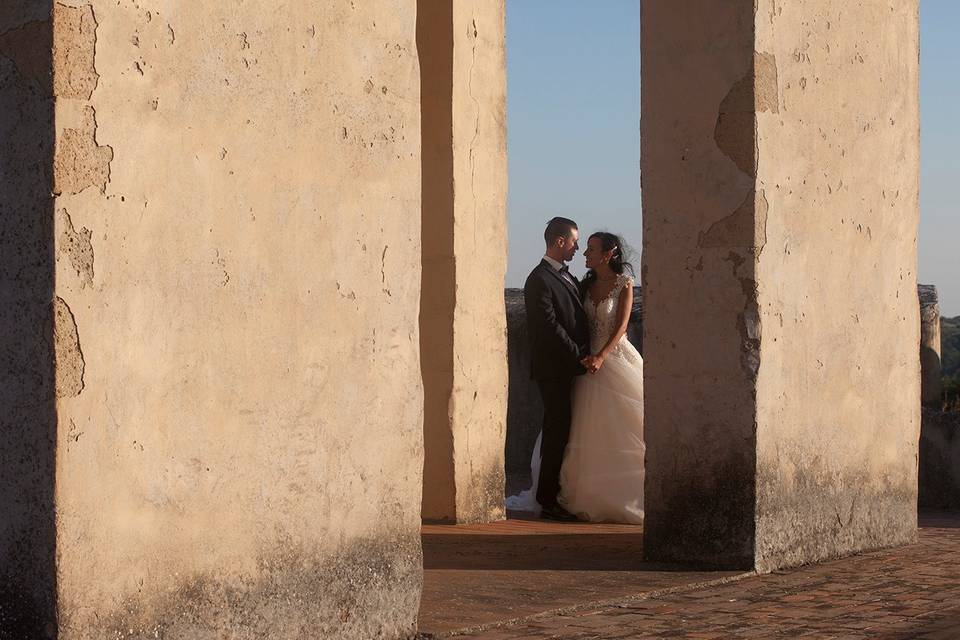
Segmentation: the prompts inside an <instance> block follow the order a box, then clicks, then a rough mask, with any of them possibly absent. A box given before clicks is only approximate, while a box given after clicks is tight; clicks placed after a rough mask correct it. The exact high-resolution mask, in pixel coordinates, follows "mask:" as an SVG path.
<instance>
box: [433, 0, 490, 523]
mask: <svg viewBox="0 0 960 640" xmlns="http://www.w3.org/2000/svg"><path fill="white" fill-rule="evenodd" d="M419 4H420V15H419V22H420V24H419V27H418V28H419V31H420V34H421V35H420V51H421V57H422V60H423V85H422V94H423V127H424V167H423V176H424V210H423V238H424V256H423V265H424V273H423V299H422V308H421V317H420V322H421V330H422V334H421V343H422V350H423V363H424V366H423V376H424V384H425V393H426V397H427V399H426V408H425V415H426V425H425V437H426V440H425V453H426V461H425V467H424V491H423V496H424V500H423V516H424V518H425V519H427V520H442V521H454V522H489V521H492V520H498V519H501V518H503V517H504V504H503V503H504V496H503V490H504V440H505V437H506V413H507V375H508V374H507V353H506V348H507V345H506V314H505V312H504V297H503V278H504V273H505V270H506V262H507V256H506V251H507V242H506V237H505V233H506V231H505V230H506V227H507V225H506V198H507V174H506V170H507V150H506V112H505V109H506V55H505V53H506V50H505V46H504V45H505V43H504V37H505V23H504V21H505V5H504V2H503V0H497V1H493V2H491V1H490V0H469V1H467V0H464V1H462V2H461V1H459V0H458V1H457V2H449V1H438V0H421V2H420V3H419Z"/></svg>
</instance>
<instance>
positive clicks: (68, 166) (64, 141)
mask: <svg viewBox="0 0 960 640" xmlns="http://www.w3.org/2000/svg"><path fill="white" fill-rule="evenodd" d="M81 126H82V127H83V128H82V129H64V131H63V133H62V134H61V136H60V137H59V138H58V139H57V151H56V154H55V157H54V160H53V174H54V192H55V194H56V195H60V194H63V193H69V194H75V193H80V192H81V191H83V190H84V189H86V188H88V187H94V186H95V187H98V188H99V189H100V192H101V193H104V192H105V191H106V189H107V183H108V182H110V163H111V162H112V161H113V149H112V148H111V147H109V146H100V145H98V144H97V117H96V112H95V111H94V110H93V107H90V106H87V107H85V108H84V110H83V124H82V125H81Z"/></svg>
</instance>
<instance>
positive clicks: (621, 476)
mask: <svg viewBox="0 0 960 640" xmlns="http://www.w3.org/2000/svg"><path fill="white" fill-rule="evenodd" d="M584 257H585V258H586V266H587V269H588V270H589V271H588V272H587V275H586V277H585V278H584V281H583V286H582V291H583V293H582V298H583V306H584V309H585V311H586V314H587V318H588V320H589V321H590V350H591V352H592V354H593V355H591V356H588V357H587V358H585V359H584V360H583V365H584V366H585V367H586V368H587V371H588V372H589V374H588V375H583V376H578V377H577V379H576V382H575V383H574V387H573V397H572V401H573V417H572V422H571V426H570V441H569V442H568V444H567V448H566V452H565V454H564V458H563V467H562V468H561V471H560V486H561V490H560V495H559V502H560V504H561V505H562V506H563V507H564V508H565V509H566V510H567V511H569V512H570V513H573V514H575V515H577V516H578V517H579V518H580V519H582V520H588V521H592V522H624V523H630V524H642V523H643V474H644V470H643V464H644V452H645V447H644V444H643V359H642V358H641V357H640V354H639V353H638V352H637V350H636V349H635V348H634V346H633V345H632V344H630V341H629V340H628V339H627V336H626V332H627V323H628V322H629V320H630V310H631V308H632V307H633V279H632V278H630V277H629V276H628V275H627V272H628V271H632V267H631V266H630V264H629V263H628V262H626V261H625V260H624V250H623V242H622V241H621V240H620V238H618V237H617V236H616V235H614V234H612V233H606V232H602V231H601V232H597V233H594V234H593V235H591V236H590V238H589V240H588V242H587V249H586V251H585V252H584ZM539 466H540V438H539V437H538V438H537V444H536V446H535V448H534V452H533V459H532V461H531V470H532V476H533V480H534V486H533V487H532V488H531V489H530V490H529V491H524V492H523V493H522V494H520V495H519V496H510V497H509V498H508V499H507V508H508V509H516V510H524V511H538V510H539V508H538V507H539V506H538V505H537V504H536V502H535V498H534V496H536V490H537V487H536V482H537V477H538V475H539Z"/></svg>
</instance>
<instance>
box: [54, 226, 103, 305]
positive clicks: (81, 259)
mask: <svg viewBox="0 0 960 640" xmlns="http://www.w3.org/2000/svg"><path fill="white" fill-rule="evenodd" d="M60 225H61V228H62V231H61V233H60V246H59V254H58V256H57V258H58V259H59V257H60V255H66V256H67V258H69V259H70V266H72V267H73V270H74V271H76V272H77V275H78V276H79V277H80V279H81V281H82V283H81V287H84V286H88V285H89V286H91V287H92V286H93V275H94V274H93V245H92V243H91V237H92V236H93V232H92V231H90V229H87V228H86V227H81V229H80V231H77V230H76V229H75V228H74V226H73V220H71V219H70V214H69V213H67V210H66V209H61V210H60Z"/></svg>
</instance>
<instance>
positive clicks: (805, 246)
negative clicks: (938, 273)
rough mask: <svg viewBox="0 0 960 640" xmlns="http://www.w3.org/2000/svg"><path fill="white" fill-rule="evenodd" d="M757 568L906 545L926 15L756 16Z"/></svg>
mask: <svg viewBox="0 0 960 640" xmlns="http://www.w3.org/2000/svg"><path fill="white" fill-rule="evenodd" d="M760 5H761V6H760V8H759V11H758V21H757V47H758V48H759V49H762V50H765V51H769V52H770V54H771V55H772V56H773V57H775V59H776V61H777V73H778V78H779V80H778V82H779V102H780V108H779V110H771V111H768V112H764V113H761V114H760V115H758V140H759V146H760V150H761V151H760V157H759V170H758V176H757V183H758V189H763V190H764V192H765V193H766V197H767V200H768V203H769V216H768V223H767V248H766V250H765V251H764V252H763V254H762V255H761V256H760V259H759V269H758V278H757V279H758V282H759V283H760V291H759V297H758V300H759V304H760V316H761V322H762V324H763V342H762V347H761V354H760V357H761V366H760V374H759V379H758V423H759V425H760V427H759V431H758V449H757V450H758V454H757V476H758V477H757V545H758V546H757V564H758V566H759V567H761V568H766V569H770V568H776V567H779V566H785V565H796V564H800V563H804V562H814V561H818V560H822V559H824V558H830V557H836V556H838V555H844V554H848V553H852V552H856V551H860V550H863V549H870V548H875V547H880V546H890V545H896V544H902V543H905V542H909V541H911V540H912V539H913V537H914V535H915V529H916V498H917V496H916V488H917V476H916V471H917V468H916V465H917V442H918V439H919V420H920V408H919V398H920V386H919V385H920V372H919V361H918V358H917V353H918V346H919V345H918V335H919V319H918V311H917V300H916V291H917V282H916V264H917V255H916V234H917V218H918V186H917V185H918V148H919V141H918V128H919V126H918V108H917V102H918V98H917V77H918V59H917V48H918V36H917V33H918V23H917V10H918V3H917V2H915V1H910V2H899V3H862V4H856V5H849V6H848V5H846V4H845V5H844V6H843V7H840V6H831V5H829V4H824V3H820V2H816V1H813V0H809V1H808V0H801V1H798V2H792V3H786V2H776V3H774V2H772V1H771V0H761V2H760Z"/></svg>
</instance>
